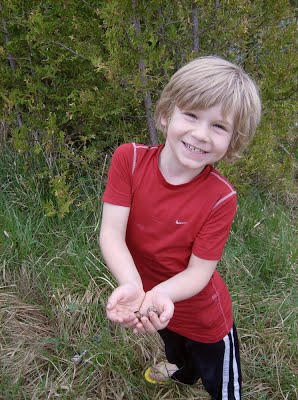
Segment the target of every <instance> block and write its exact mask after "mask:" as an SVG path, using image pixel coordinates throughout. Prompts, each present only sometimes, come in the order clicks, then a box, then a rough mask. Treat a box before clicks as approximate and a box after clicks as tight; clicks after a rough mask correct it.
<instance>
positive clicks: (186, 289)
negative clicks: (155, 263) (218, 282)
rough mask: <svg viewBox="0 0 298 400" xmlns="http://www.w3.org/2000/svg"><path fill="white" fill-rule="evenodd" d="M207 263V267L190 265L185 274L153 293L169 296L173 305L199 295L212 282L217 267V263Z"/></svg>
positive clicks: (174, 277)
mask: <svg viewBox="0 0 298 400" xmlns="http://www.w3.org/2000/svg"><path fill="white" fill-rule="evenodd" d="M207 263H208V265H207V267H206V265H201V266H200V267H197V266H193V265H189V266H188V267H187V268H186V269H185V270H184V271H183V272H180V273H179V274H177V275H175V276H173V277H172V278H170V279H168V280H166V281H164V282H162V283H160V284H159V285H157V286H155V287H154V288H153V289H152V291H158V292H161V293H164V294H166V295H168V296H169V297H170V299H171V300H172V301H173V303H176V302H177V301H182V300H185V299H188V298H190V297H192V296H194V295H196V294H198V293H199V292H201V291H202V290H203V289H204V288H205V286H206V285H207V284H208V282H209V281H210V279H211V277H212V274H213V272H214V271H215V268H216V265H217V261H211V262H209V261H207Z"/></svg>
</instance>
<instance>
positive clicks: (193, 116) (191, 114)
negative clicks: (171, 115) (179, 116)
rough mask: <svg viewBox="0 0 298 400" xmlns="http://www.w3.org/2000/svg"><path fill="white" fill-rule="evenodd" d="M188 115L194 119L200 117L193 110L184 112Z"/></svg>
mask: <svg viewBox="0 0 298 400" xmlns="http://www.w3.org/2000/svg"><path fill="white" fill-rule="evenodd" d="M184 114H185V115H186V116H187V117H190V118H193V119H198V117H197V116H196V114H193V113H191V112H185V113H184Z"/></svg>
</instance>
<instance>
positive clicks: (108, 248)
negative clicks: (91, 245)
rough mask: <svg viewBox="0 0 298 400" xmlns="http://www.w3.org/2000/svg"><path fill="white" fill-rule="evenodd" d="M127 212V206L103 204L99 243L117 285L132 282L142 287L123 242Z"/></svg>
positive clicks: (128, 210) (128, 209)
mask: <svg viewBox="0 0 298 400" xmlns="http://www.w3.org/2000/svg"><path fill="white" fill-rule="evenodd" d="M129 212H130V208H129V207H122V206H117V205H114V204H109V203H104V204H103V211H102V220H101V229H100V235H99V245H100V248H101V251H102V254H103V256H104V259H105V261H106V263H107V265H108V268H109V269H110V271H111V272H112V274H113V275H114V277H115V278H116V280H117V282H118V284H119V285H122V284H125V283H134V284H135V285H137V286H138V287H140V288H143V284H142V281H141V278H140V275H139V273H138V271H137V269H136V266H135V264H134V261H133V259H132V256H131V254H130V252H129V250H128V248H127V246H126V242H125V235H126V227H127V221H128V216H129Z"/></svg>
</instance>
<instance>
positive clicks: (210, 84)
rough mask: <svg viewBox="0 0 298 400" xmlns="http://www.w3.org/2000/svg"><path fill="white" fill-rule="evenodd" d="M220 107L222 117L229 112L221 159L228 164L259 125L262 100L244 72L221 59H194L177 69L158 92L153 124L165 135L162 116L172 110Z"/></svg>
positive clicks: (170, 113) (236, 157)
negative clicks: (230, 124) (230, 119)
mask: <svg viewBox="0 0 298 400" xmlns="http://www.w3.org/2000/svg"><path fill="white" fill-rule="evenodd" d="M218 104H221V105H222V112H223V115H224V116H226V115H227V114H228V113H232V115H233V116H234V121H233V122H234V131H233V135H232V139H231V142H230V145H229V148H228V150H227V153H226V154H225V156H224V159H225V160H227V161H234V160H235V159H238V158H240V156H241V153H242V152H243V150H244V149H245V148H246V147H247V145H248V143H249V142H250V140H251V138H252V137H253V135H254V133H255V130H256V128H257V126H258V124H259V122H260V117H261V101H260V97H259V92H258V88H257V86H256V84H255V82H254V81H253V80H252V79H251V78H250V77H249V76H248V74H247V73H245V72H244V70H243V69H242V68H241V67H240V66H238V65H235V64H232V63H231V62H229V61H226V60H224V59H222V58H220V57H215V56H208V57H200V58H197V59H195V60H193V61H191V62H189V63H188V64H186V65H185V66H184V67H182V68H181V69H179V70H178V71H177V72H176V73H175V74H174V75H173V76H172V78H171V79H170V81H169V83H168V84H167V85H166V87H165V88H164V90H163V92H162V93H161V96H160V99H159V101H158V103H157V107H156V111H155V122H156V126H157V128H158V129H159V130H161V131H162V132H163V133H164V135H166V127H164V126H162V124H161V119H162V117H164V118H166V119H167V120H168V119H169V118H170V117H171V115H172V112H173V110H174V107H175V106H177V107H179V108H181V109H187V110H193V111H194V110H198V109H206V108H209V107H213V106H215V105H218Z"/></svg>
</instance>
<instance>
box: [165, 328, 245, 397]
mask: <svg viewBox="0 0 298 400" xmlns="http://www.w3.org/2000/svg"><path fill="white" fill-rule="evenodd" d="M158 333H159V334H160V336H161V338H162V339H163V341H164V344H165V352H166V356H167V359H168V361H169V362H170V363H172V364H176V365H177V367H178V368H179V369H178V371H176V372H175V373H174V374H173V375H172V376H171V378H172V379H174V380H176V381H179V382H181V383H185V384H188V385H193V384H194V383H196V382H197V381H198V379H200V378H201V380H202V383H203V385H204V387H205V389H206V390H207V392H208V393H209V394H210V395H211V397H212V399H214V400H240V399H241V383H242V378H241V368H240V357H239V342H238V336H237V331H236V327H235V325H234V326H233V328H232V329H231V331H230V332H229V333H228V335H226V336H225V337H224V338H223V339H222V340H220V341H219V342H216V343H201V342H196V341H194V340H191V339H187V338H186V337H184V336H181V335H179V334H177V333H175V332H173V331H170V330H169V329H167V328H166V329H163V330H161V331H159V332H158Z"/></svg>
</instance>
